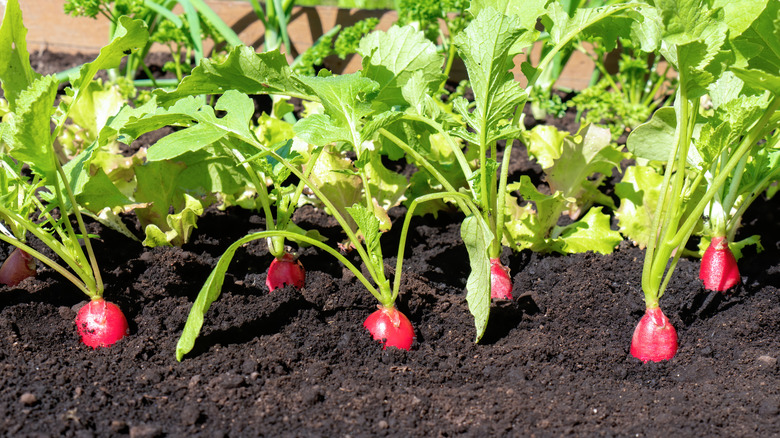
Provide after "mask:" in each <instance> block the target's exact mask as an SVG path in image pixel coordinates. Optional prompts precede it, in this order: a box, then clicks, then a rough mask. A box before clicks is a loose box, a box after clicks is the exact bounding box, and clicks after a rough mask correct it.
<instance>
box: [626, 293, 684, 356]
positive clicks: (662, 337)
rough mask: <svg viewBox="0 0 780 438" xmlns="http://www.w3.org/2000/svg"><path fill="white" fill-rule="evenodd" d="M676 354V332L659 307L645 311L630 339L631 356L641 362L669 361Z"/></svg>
mask: <svg viewBox="0 0 780 438" xmlns="http://www.w3.org/2000/svg"><path fill="white" fill-rule="evenodd" d="M675 353H677V331H676V330H675V329H674V326H672V323H671V322H669V318H667V317H666V315H664V312H663V311H661V308H660V307H654V308H648V309H645V315H644V316H643V317H642V319H640V320H639V324H637V326H636V330H634V336H633V337H632V338H631V355H632V356H634V357H635V358H637V359H639V360H641V361H642V362H647V361H653V362H660V361H662V360H670V359H671V358H673V357H674V355H675Z"/></svg>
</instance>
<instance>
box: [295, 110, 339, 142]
mask: <svg viewBox="0 0 780 438" xmlns="http://www.w3.org/2000/svg"><path fill="white" fill-rule="evenodd" d="M294 130H295V135H297V136H298V137H299V138H300V139H301V140H303V141H305V142H307V143H310V144H313V145H315V146H325V145H327V144H330V143H337V142H345V143H348V142H350V141H351V140H352V136H351V133H350V131H349V128H348V127H346V126H336V125H334V124H333V122H332V120H331V118H330V116H328V115H326V114H312V115H310V116H308V117H304V118H302V119H300V120H298V122H297V123H295V125H294Z"/></svg>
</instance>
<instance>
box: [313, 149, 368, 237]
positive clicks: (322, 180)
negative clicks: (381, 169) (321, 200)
mask: <svg viewBox="0 0 780 438" xmlns="http://www.w3.org/2000/svg"><path fill="white" fill-rule="evenodd" d="M309 181H311V183H312V185H313V186H315V187H317V188H318V189H319V190H320V191H321V192H322V194H323V195H324V196H325V197H326V198H328V200H330V202H331V203H332V204H333V206H334V208H336V209H337V210H339V212H340V213H341V214H342V216H344V217H345V218H347V220H348V221H350V218H351V216H349V214H347V210H346V209H347V207H350V206H352V205H354V204H356V203H359V202H360V201H361V199H362V196H363V183H362V182H361V179H360V177H359V176H357V175H356V174H355V168H354V166H353V165H352V161H350V160H348V159H346V158H344V157H342V156H341V155H340V154H339V153H338V152H337V151H334V150H332V149H331V148H326V149H325V150H324V151H323V152H322V154H320V157H319V159H317V162H316V163H315V164H314V168H313V169H312V170H311V174H310V176H309ZM352 225H355V224H354V223H352V224H350V226H352Z"/></svg>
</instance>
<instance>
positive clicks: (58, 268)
mask: <svg viewBox="0 0 780 438" xmlns="http://www.w3.org/2000/svg"><path fill="white" fill-rule="evenodd" d="M0 240H2V241H4V242H6V243H9V244H11V245H13V246H15V247H17V248H19V249H21V250H22V251H24V252H26V253H27V254H30V255H31V256H33V257H35V258H36V259H38V260H40V261H41V262H42V263H43V264H45V265H46V266H48V267H50V268H52V269H54V270H55V271H57V272H59V273H60V274H61V275H62V276H63V277H65V278H66V279H68V281H70V282H71V283H73V285H74V286H76V287H77V288H79V290H81V291H82V292H84V293H85V294H87V296H88V297H89V298H90V299H94V298H96V297H97V298H99V296H96V295H95V294H93V292H92V291H91V290H89V289H88V288H87V286H86V285H85V284H84V282H83V281H81V280H80V279H79V278H78V277H76V276H75V275H73V273H71V272H70V271H68V270H67V269H65V268H64V267H63V266H62V265H60V264H59V263H57V262H55V261H54V260H52V259H50V258H48V257H46V256H45V255H43V254H41V253H40V252H38V251H36V250H35V249H33V248H32V247H30V246H28V245H25V244H24V243H22V242H21V241H19V240H17V239H14V238H12V237H9V236H6V235H5V234H3V233H0Z"/></svg>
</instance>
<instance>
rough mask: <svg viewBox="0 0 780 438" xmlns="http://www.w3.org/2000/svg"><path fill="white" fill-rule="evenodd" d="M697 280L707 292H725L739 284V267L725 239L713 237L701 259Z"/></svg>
mask: <svg viewBox="0 0 780 438" xmlns="http://www.w3.org/2000/svg"><path fill="white" fill-rule="evenodd" d="M699 278H700V279H701V280H702V281H704V287H705V288H707V289H708V290H714V291H718V292H725V291H727V290H729V289H731V288H732V287H734V286H736V285H738V284H739V282H740V277H739V267H738V266H737V260H736V259H735V258H734V254H732V253H731V250H730V249H729V242H728V240H727V239H726V238H725V237H713V238H712V242H710V246H709V247H707V250H706V251H704V256H702V258H701V267H700V269H699Z"/></svg>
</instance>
